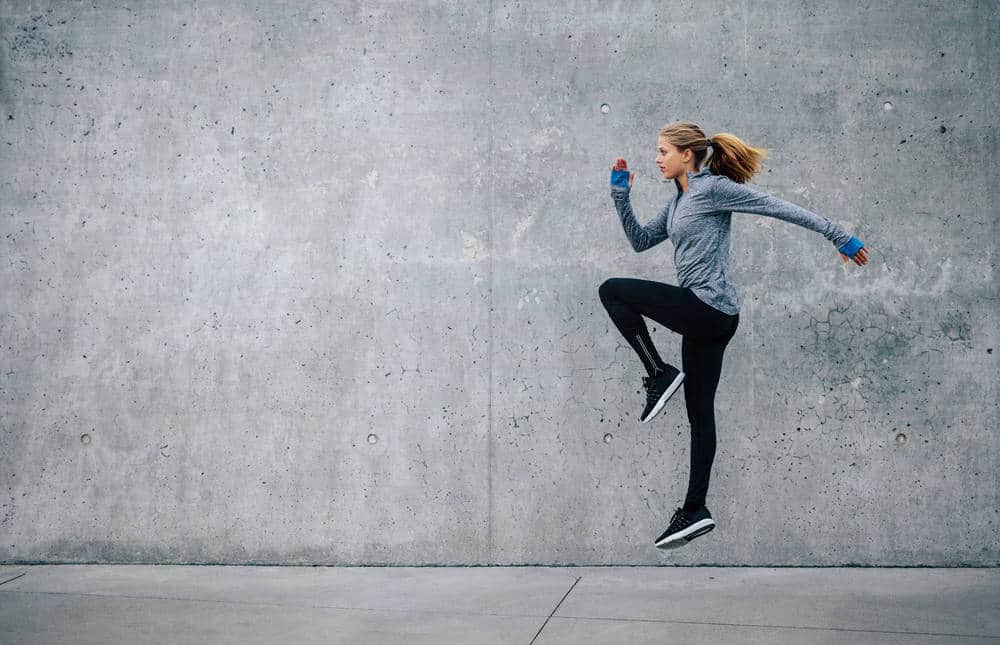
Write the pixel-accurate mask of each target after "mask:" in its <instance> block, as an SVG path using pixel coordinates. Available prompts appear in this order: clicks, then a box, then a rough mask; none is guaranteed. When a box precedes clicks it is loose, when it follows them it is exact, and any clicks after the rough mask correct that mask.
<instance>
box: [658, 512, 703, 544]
mask: <svg viewBox="0 0 1000 645" xmlns="http://www.w3.org/2000/svg"><path fill="white" fill-rule="evenodd" d="M714 528H715V521H714V520H713V519H712V518H706V519H703V520H699V521H697V522H695V523H694V524H692V525H691V526H689V527H687V528H686V529H684V530H683V531H678V532H677V533H674V534H673V535H668V536H667V537H665V538H663V539H662V540H658V541H657V542H656V546H657V548H660V549H679V548H681V547H682V546H684V545H685V544H687V543H688V542H690V541H691V540H693V539H695V538H696V537H698V536H700V535H705V534H706V533H708V532H709V531H711V530H712V529H714Z"/></svg>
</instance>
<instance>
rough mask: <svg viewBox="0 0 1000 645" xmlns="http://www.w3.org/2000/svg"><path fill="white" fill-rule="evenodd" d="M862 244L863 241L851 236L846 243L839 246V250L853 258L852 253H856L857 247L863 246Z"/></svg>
mask: <svg viewBox="0 0 1000 645" xmlns="http://www.w3.org/2000/svg"><path fill="white" fill-rule="evenodd" d="M864 245H865V244H864V242H862V241H861V240H859V239H858V238H856V237H853V236H852V237H851V239H850V241H849V242H848V243H847V244H845V245H844V246H842V247H840V252H841V253H843V254H844V255H846V256H847V257H849V258H853V257H854V254H855V253H857V252H858V250H859V249H861V248H863V247H864Z"/></svg>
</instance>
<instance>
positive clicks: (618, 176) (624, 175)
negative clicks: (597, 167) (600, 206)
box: [611, 170, 628, 188]
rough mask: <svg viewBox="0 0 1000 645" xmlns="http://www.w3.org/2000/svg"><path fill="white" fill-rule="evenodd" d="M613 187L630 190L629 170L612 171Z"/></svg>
mask: <svg viewBox="0 0 1000 645" xmlns="http://www.w3.org/2000/svg"><path fill="white" fill-rule="evenodd" d="M611 185H612V186H620V187H621V188H628V171H627V170H612V171H611Z"/></svg>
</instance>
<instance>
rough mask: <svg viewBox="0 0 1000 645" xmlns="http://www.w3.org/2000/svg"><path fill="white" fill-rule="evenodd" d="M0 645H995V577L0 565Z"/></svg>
mask: <svg viewBox="0 0 1000 645" xmlns="http://www.w3.org/2000/svg"><path fill="white" fill-rule="evenodd" d="M0 642H2V643H102V644H105V643H129V644H140V643H240V644H244V645H245V644H252V643H318V642H322V643H407V644H414V643H435V644H440V643H462V644H476V643H518V644H529V643H537V644H538V645H546V644H548V645H552V644H556V643H573V644H574V645H575V644H577V643H628V644H629V645H641V644H643V643H680V642H690V643H768V644H774V643H796V644H799V643H852V644H854V643H956V644H957V643H963V644H967V643H1000V570H998V569H874V568H786V569H773V568H713V567H441V568H436V567H435V568H431V567H272V566H249V567H248V566H179V565H24V566H19V565H0Z"/></svg>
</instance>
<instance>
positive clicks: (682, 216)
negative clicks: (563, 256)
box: [611, 166, 852, 315]
mask: <svg viewBox="0 0 1000 645" xmlns="http://www.w3.org/2000/svg"><path fill="white" fill-rule="evenodd" d="M687 178H688V189H687V190H686V191H683V192H682V191H681V190H680V183H679V182H676V180H675V183H677V194H676V195H675V196H674V197H673V199H671V200H670V202H669V203H668V204H667V205H666V206H665V207H664V208H663V210H661V211H660V212H659V213H658V214H657V215H656V217H654V218H653V219H652V220H650V222H649V223H648V224H646V225H645V226H643V225H641V224H639V222H637V221H636V219H635V215H634V214H633V213H632V205H631V204H630V203H629V189H628V188H622V187H620V186H614V185H612V186H611V196H612V198H613V199H614V202H615V208H616V209H617V211H618V217H619V218H620V219H621V222H622V226H623V227H624V228H625V235H626V237H628V240H629V242H631V244H632V248H633V249H635V250H636V252H637V253H638V252H641V251H645V250H646V249H649V248H651V247H653V246H656V245H657V244H659V243H660V242H662V241H663V240H666V239H668V238H669V239H670V240H671V241H672V242H673V243H674V265H675V266H676V267H677V281H678V286H681V287H688V288H690V289H691V291H693V292H694V294H695V295H696V296H698V298H699V299H700V300H701V301H702V302H704V303H706V304H708V305H711V306H712V307H715V308H716V309H718V310H719V311H722V312H724V313H727V314H729V315H734V314H737V313H739V311H740V300H739V296H738V295H737V294H736V288H735V286H734V285H733V281H732V277H731V275H730V270H729V229H730V223H731V219H732V213H733V211H738V212H743V213H755V214H757V215H767V216H768V217H775V218H777V219H781V220H784V221H786V222H791V223H793V224H798V225H799V226H803V227H805V228H808V229H810V230H813V231H816V232H817V233H819V234H821V235H822V236H823V237H825V238H826V239H828V240H830V241H831V242H832V243H833V244H834V245H835V246H837V247H838V248H840V247H842V246H843V245H845V244H847V242H849V241H850V240H851V239H852V236H851V234H850V233H849V232H847V231H846V230H845V229H844V228H843V227H841V226H838V225H837V224H834V223H833V222H831V221H830V220H828V219H826V218H825V217H821V216H819V215H817V214H816V213H813V212H811V211H808V210H806V209H804V208H802V207H801V206H797V205H795V204H792V203H791V202H786V201H784V200H782V199H778V198H777V197H773V196H771V195H768V194H767V193H765V192H761V191H759V190H755V189H753V188H751V187H749V186H747V185H746V184H741V183H739V182H735V181H733V180H732V179H730V178H729V177H726V176H724V175H714V174H712V173H711V171H710V170H709V168H708V166H706V167H704V168H702V169H701V170H700V171H698V172H690V171H689V172H688V173H687Z"/></svg>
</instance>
